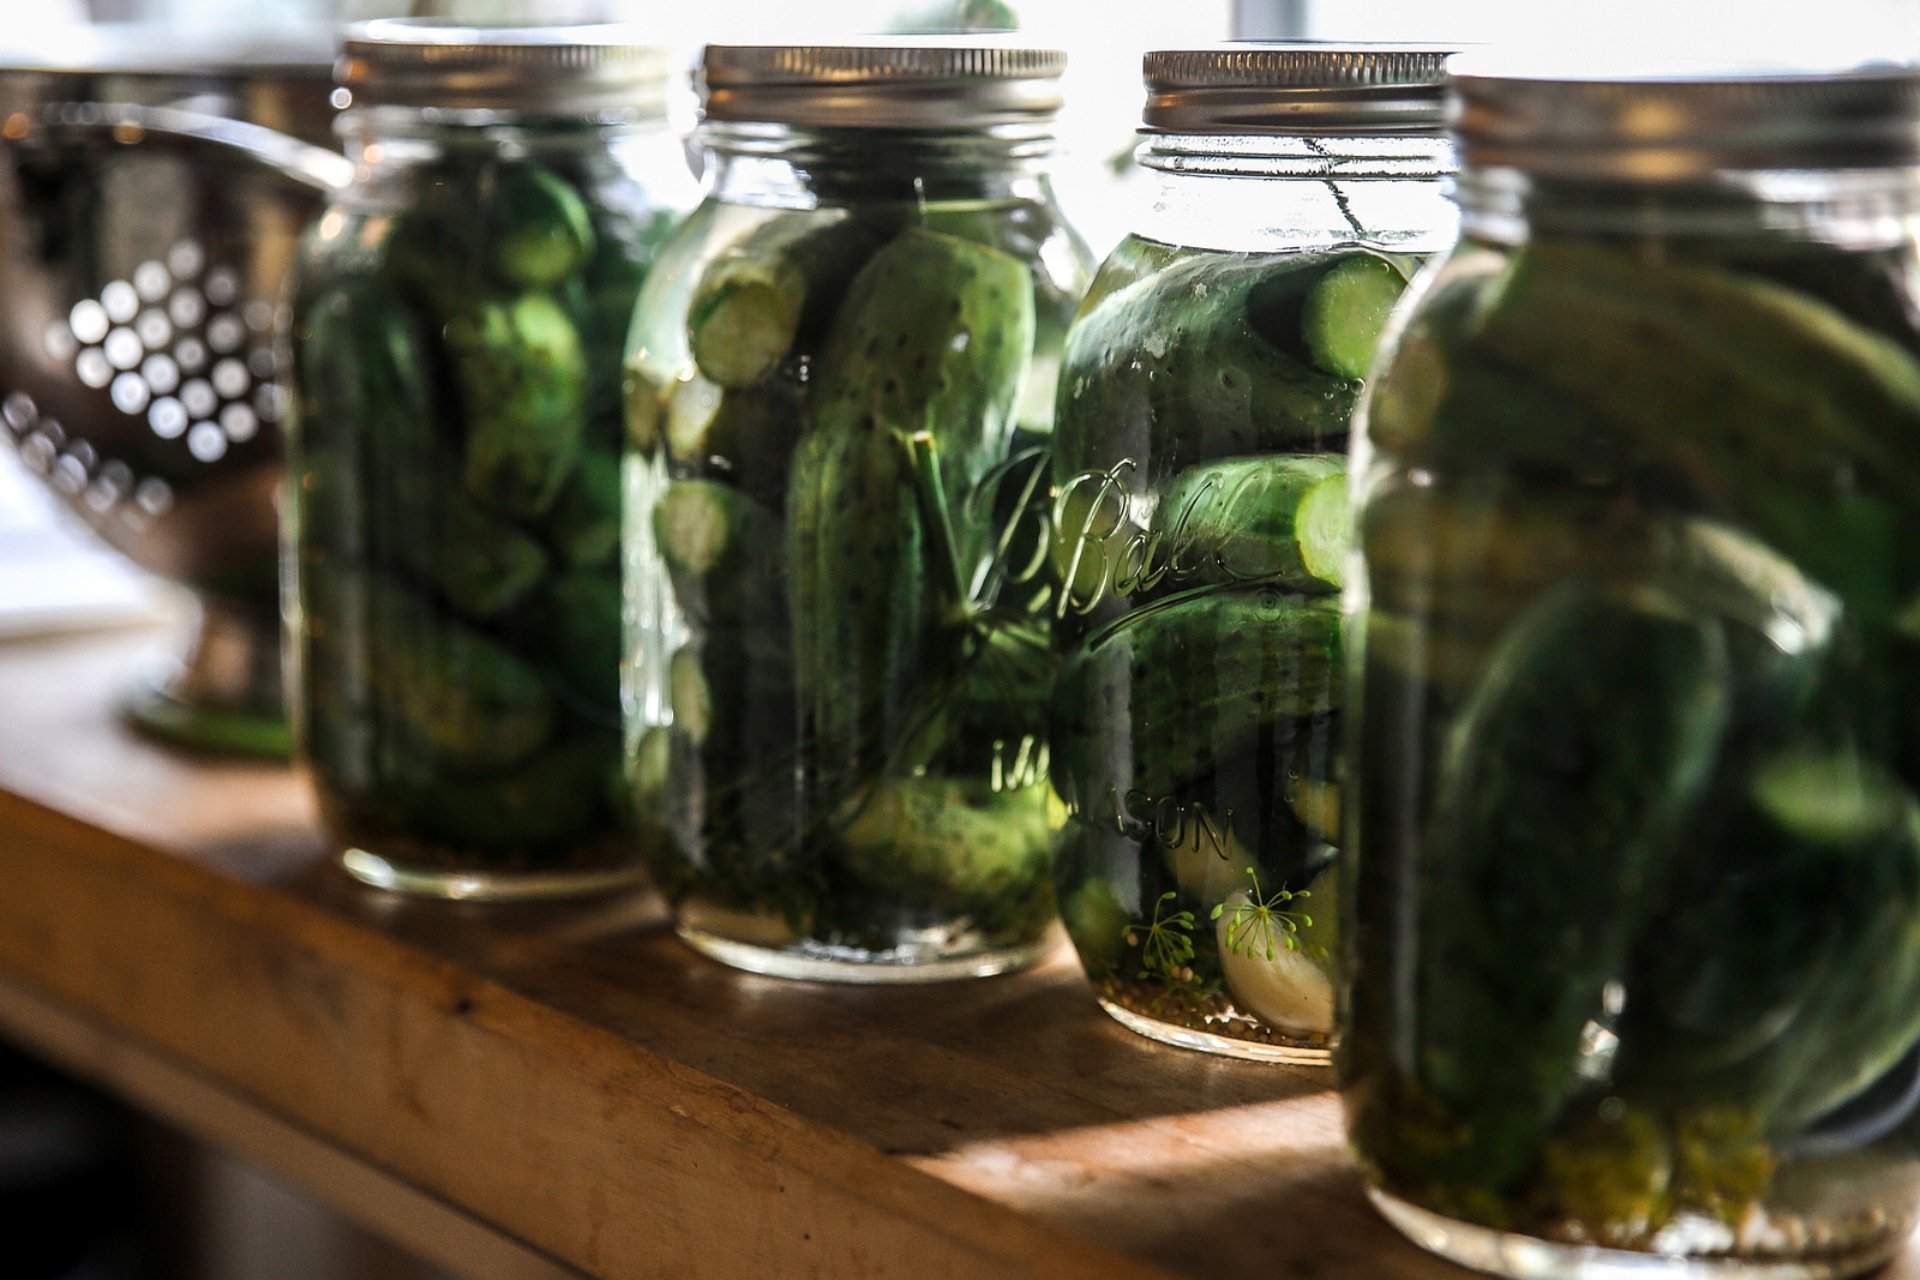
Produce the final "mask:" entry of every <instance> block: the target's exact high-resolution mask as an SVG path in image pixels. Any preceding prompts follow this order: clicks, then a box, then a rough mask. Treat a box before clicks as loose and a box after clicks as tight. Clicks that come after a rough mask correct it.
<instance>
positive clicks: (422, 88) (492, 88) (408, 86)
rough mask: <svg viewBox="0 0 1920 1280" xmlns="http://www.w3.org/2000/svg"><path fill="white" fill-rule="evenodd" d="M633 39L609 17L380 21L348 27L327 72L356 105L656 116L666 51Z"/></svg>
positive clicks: (661, 109)
mask: <svg viewBox="0 0 1920 1280" xmlns="http://www.w3.org/2000/svg"><path fill="white" fill-rule="evenodd" d="M637 37H638V32H637V31H636V30H635V29H634V28H633V27H629V26H623V25H620V24H615V23H591V24H588V23H582V24H574V25H556V26H544V27H542V26H519V27H505V26H501V27H488V26H472V25H467V24H461V23H452V22H445V21H433V20H431V19H419V18H386V19H381V20H380V21H377V22H366V23H361V24H359V25H357V26H354V27H352V28H349V30H348V32H347V37H346V40H345V42H344V43H343V44H342V46H341V52H340V59H339V61H338V62H337V63H336V64H335V67H334V78H335V79H336V80H338V81H339V83H340V85H341V86H342V87H343V88H345V89H346V90H347V91H348V92H349V93H351V94H352V95H353V100H354V102H355V103H356V104H359V105H394V106H408V107H443V108H451V109H467V108H475V109H494V110H503V111H556V112H597V111H618V110H625V111H628V112H631V113H633V114H636V115H650V116H651V115H664V114H665V113H666V106H667V76H668V71H669V69H670V68H671V66H672V53H671V51H670V50H667V49H664V48H660V47H657V46H653V45H648V44H645V43H643V42H641V41H640V40H639V39H638V38H637Z"/></svg>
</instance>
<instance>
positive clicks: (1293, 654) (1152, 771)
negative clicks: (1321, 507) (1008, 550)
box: [1052, 590, 1341, 797]
mask: <svg viewBox="0 0 1920 1280" xmlns="http://www.w3.org/2000/svg"><path fill="white" fill-rule="evenodd" d="M1340 674H1341V646H1340V610H1339V604H1338V602H1337V601H1335V600H1333V599H1332V598H1330V597H1327V596H1300V595H1288V594H1286V593H1283V592H1280V591H1276V590H1261V591H1252V592H1234V593H1231V594H1227V593H1218V594H1214V593H1209V594H1206V595H1202V596H1199V597H1188V598H1180V599H1174V600H1170V601H1168V602H1165V603H1163V604H1160V605H1156V606H1150V607H1147V608H1144V609H1141V610H1138V611H1136V613H1135V614H1134V615H1132V616H1131V617H1130V618H1129V619H1128V620H1127V621H1126V622H1125V623H1123V624H1122V625H1121V626H1119V627H1118V628H1117V629H1115V630H1114V631H1113V632H1112V633H1110V634H1109V635H1107V636H1105V637H1102V638H1097V639H1095V640H1094V641H1093V642H1092V643H1090V644H1088V645H1087V646H1086V647H1085V648H1084V649H1082V650H1080V651H1079V652H1077V653H1074V654H1073V655H1071V656H1069V657H1068V658H1067V660H1066V662H1065V663H1064V665H1063V666H1062V668H1061V671H1060V676H1059V679H1058V682H1057V684H1056V686H1055V692H1054V703H1053V707H1054V709H1053V715H1052V724H1053V734H1052V736H1053V741H1054V753H1053V767H1054V771H1055V777H1056V787H1057V788H1058V789H1060V790H1061V793H1062V795H1066V794H1068V793H1069V792H1085V791H1087V790H1089V782H1088V780H1089V779H1096V780H1111V781H1112V782H1113V783H1114V784H1115V785H1119V786H1122V789H1123V790H1124V789H1127V788H1131V789H1134V790H1137V791H1139V792H1141V793H1144V794H1145V795H1147V796H1151V797H1162V796H1169V795H1172V794H1174V793H1175V792H1177V791H1179V790H1180V789H1181V788H1182V787H1184V786H1186V785H1188V784H1189V783H1191V782H1193V781H1194V780H1195V779H1198V778H1202V777H1205V776H1207V775H1208V774H1210V773H1212V772H1213V771H1214V770H1215V769H1216V768H1217V767H1218V766H1219V765H1220V764H1221V763H1222V762H1223V761H1225V760H1228V759H1230V758H1232V757H1234V756H1236V755H1238V754H1240V753H1242V752H1244V751H1246V750H1248V749H1249V748H1250V747H1251V746H1252V745H1253V744H1255V743H1257V742H1258V741H1260V740H1262V738H1263V737H1265V738H1269V739H1274V740H1276V741H1277V739H1278V737H1279V736H1285V728H1284V726H1285V722H1287V721H1292V720H1304V719H1307V718H1309V717H1314V716H1324V715H1327V714H1328V713H1330V712H1333V711H1336V710H1337V709H1338V708H1339V705H1340V701H1341V693H1340V683H1341V681H1340ZM1121 734H1124V735H1125V736H1128V737H1130V738H1131V742H1130V743H1125V742H1121V741H1119V740H1118V739H1117V737H1116V735H1121ZM1128 751H1130V752H1131V759H1130V760H1128V759H1125V758H1124V757H1123V758H1121V759H1116V758H1115V756H1114V753H1115V752H1122V753H1124V752H1128ZM1116 764H1120V765H1123V766H1124V767H1122V768H1120V769H1117V770H1116V769H1115V768H1114V767H1113V766H1114V765H1116Z"/></svg>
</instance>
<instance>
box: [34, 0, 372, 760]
mask: <svg viewBox="0 0 1920 1280" xmlns="http://www.w3.org/2000/svg"><path fill="white" fill-rule="evenodd" d="M331 55H332V42H331V39H330V37H329V36H328V35H327V33H324V32H320V33H314V38H306V37H304V36H301V37H296V38H295V39H294V40H293V41H292V43H291V44H288V43H284V42H276V43H274V44H272V45H262V44H260V43H259V42H257V41H247V42H235V41H232V40H211V41H209V40H205V39H201V40H196V41H194V42H192V43H183V42H182V41H181V40H180V38H178V37H177V36H171V35H169V34H168V33H166V32H164V31H159V30H155V29H153V28H148V27H139V26H132V27H121V28H96V29H94V30H93V31H92V32H90V33H88V35H87V36H86V37H85V38H84V40H80V39H76V41H75V44H74V47H71V48H68V49H63V50H59V51H57V53H56V55H55V56H54V57H52V58H48V57H37V58H9V57H8V56H7V55H6V54H5V53H4V52H0V299H4V305H3V306H0V438H8V439H10V440H11V441H12V443H13V444H14V446H15V447H16V448H17V449H18V451H19V454H20V456H21V458H22V459H24V461H25V462H26V464H27V466H28V467H30V468H31V469H32V470H33V471H34V472H36V473H37V474H39V475H40V476H42V477H43V478H44V479H45V480H46V482H47V483H48V484H49V485H50V486H51V487H52V488H53V489H54V490H55V491H56V492H57V493H58V494H59V495H60V497H61V498H62V499H63V500H64V501H65V502H66V503H67V505H68V506H69V507H70V508H71V509H72V510H74V511H75V512H77V513H78V514H79V515H80V516H81V517H82V518H83V519H84V520H85V521H86V522H87V523H88V524H89V525H90V526H91V527H92V528H93V529H94V530H96V531H97V532H98V533H99V534H100V535H101V536H102V537H104V538H105V539H106V540H107V541H108V542H110V543H111V544H112V545H113V546H115V547H117V548H118V549H119V550H120V551H122V552H124V553H125V554H126V555H127V556H128V557H130V558H131V559H132V560H134V561H135V562H136V563H138V564H140V565H142V566H143V567H145V568H147V569H149V570H152V571H153V572H155V573H158V574H160V575H162V576H164V577H167V578H170V579H173V580H175V581H177V582H180V583H182V584H184V585H185V586H187V587H188V588H190V589H191V590H192V592H193V593H194V595H195V597H196V599H197V601H198V603H199V606H200V609H199V615H200V620H199V626H198V629H197V632H196V634H195V635H194V636H193V637H192V639H191V641H190V643H189V644H188V645H187V646H186V649H185V651H184V652H183V653H181V654H179V655H177V656H176V657H174V658H173V659H172V660H171V661H169V662H168V663H167V664H165V666H164V668H163V669H160V670H158V671H156V672H154V673H152V674H150V675H149V676H148V677H147V678H146V679H144V680H143V681H142V682H141V684H140V686H139V687H138V688H137V690H136V692H135V695H134V697H133V699H132V700H131V702H130V703H129V710H130V711H131V712H132V714H133V715H134V716H135V718H136V719H137V720H139V721H140V722H141V723H143V724H145V725H147V726H148V727H150V728H154V729H158V730H161V731H163V732H167V733H169V734H171V735H172V736H174V737H176V738H180V739H184V740H186V741H189V742H192V743H196V744H198V745H203V746H210V747H217V748H224V749H231V750H241V751H253V752H261V753H269V754H271V753H275V752H283V751H284V750H285V744H286V737H287V735H286V730H285V726H284V720H283V717H282V715H281V685H280V673H279V652H280V646H279V629H278V607H277V598H276V585H275V584H276V573H275V566H276V560H277V552H276V534H275V524H276V521H275V510H274V498H275V493H276V490H277V487H278V483H279V476H280V471H279V466H280V447H279V436H278V431H277V429H276V423H277V422H278V421H279V418H280V413H281V402H280V392H279V390H278V388H277V386H276V385H275V382H274V375H275V368H274V361H275V358H276V356H275V348H274V340H273V329H274V321H275V309H276V307H277V306H278V305H279V299H280V289H281V282H282V279H283V277H284V275H285V273H286V271H287V269H288V267H289V266H290V265H291V262H292V259H293V255H294V250H295V246H296V242H297V239H298V237H299V235H300V232H301V230H302V228H303V227H304V226H305V224H306V222H307V220H308V219H309V218H310V217H311V216H312V214H313V213H314V212H315V210H316V208H317V206H318V203H319V200H320V199H321V197H322V195H323V194H324V192H325V191H326V190H327V189H328V188H329V187H330V186H332V185H333V184H337V183H340V182H343V181H344V180H345V179H346V178H347V176H348V175H349V172H350V166H349V165H348V163H347V161H346V160H345V159H344V158H343V157H341V156H340V155H338V154H337V153H335V152H332V151H330V150H328V149H326V148H327V147H329V146H330V145H331V136H330V125H331V118H332V114H333V112H332V108H331V106H330V103H329V94H330V92H331V77H330V59H331Z"/></svg>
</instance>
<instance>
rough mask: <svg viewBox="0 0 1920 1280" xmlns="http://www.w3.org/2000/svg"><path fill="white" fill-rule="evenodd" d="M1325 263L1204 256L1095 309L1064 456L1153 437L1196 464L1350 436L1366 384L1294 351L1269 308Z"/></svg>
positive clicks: (1059, 431)
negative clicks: (1276, 330)
mask: <svg viewBox="0 0 1920 1280" xmlns="http://www.w3.org/2000/svg"><path fill="white" fill-rule="evenodd" d="M1324 265H1325V264H1324V263H1313V264H1310V265H1308V266H1306V267H1302V266H1299V265H1292V264H1276V263H1275V262H1273V261H1271V260H1258V259H1256V260H1253V261H1249V262H1244V263H1234V264H1226V263H1222V262H1221V261H1219V260H1218V259H1217V258H1215V257H1212V256H1205V257H1199V258H1195V259H1192V260H1189V261H1186V262H1175V263H1172V264H1170V265H1169V266H1167V267H1166V268H1165V269H1164V270H1161V271H1158V272H1155V273H1154V274H1152V275H1150V276H1147V277H1146V278H1145V279H1143V280H1140V281H1137V282H1136V283H1134V284H1131V285H1128V286H1126V287H1124V288H1121V289H1117V290H1115V291H1114V292H1113V293H1111V294H1109V295H1107V296H1106V297H1105V298H1104V299H1102V300H1101V301H1100V302H1099V303H1098V304H1097V305H1095V306H1093V307H1091V308H1088V309H1083V310H1082V312H1081V314H1080V316H1079V318H1078V319H1077V320H1076V321H1075V323H1074V325H1073V328H1072V330H1071V331H1070V332H1069V334H1068V336H1067V349H1066V354H1065V356H1064V359H1063V364H1064V367H1065V368H1066V369H1068V370H1070V372H1069V373H1067V374H1066V375H1063V377H1062V379H1061V388H1060V391H1061V396H1060V402H1059V407H1058V415H1059V417H1058V422H1057V424H1056V426H1055V435H1056V438H1057V440H1058V447H1059V449H1060V450H1061V452H1062V454H1063V456H1065V457H1070V458H1084V457H1099V456H1104V455H1105V454H1107V453H1108V452H1109V450H1108V449H1107V448H1106V447H1100V442H1102V441H1135V440H1138V441H1147V440H1151V441H1152V442H1153V447H1154V449H1155V451H1156V452H1158V453H1161V454H1164V455H1165V456H1169V457H1174V458H1178V459H1180V460H1181V461H1182V462H1185V463H1189V464H1191V463H1198V462H1207V461H1210V460H1213V459H1216V458H1225V457H1233V456H1245V455H1249V454H1262V453H1274V452H1283V451H1288V450H1310V449H1317V448H1320V447H1321V446H1324V445H1330V444H1337V443H1338V442H1340V441H1341V440H1344V439H1345V437H1346V433H1347V420H1348V418H1349V416H1350V415H1351V414H1352V412H1353V406H1354V400H1355V397H1356V395H1357V393H1358V390H1359V385H1360V384H1359V383H1358V382H1356V381H1354V380H1353V379H1351V378H1345V377H1337V376H1334V375H1332V374H1328V373H1325V372H1323V371H1322V370H1319V369H1316V368H1313V367H1311V366H1310V365H1308V364H1307V363H1305V357H1304V356H1300V357H1296V356H1294V355H1292V354H1290V353H1289V352H1288V351H1287V350H1286V349H1285V346H1284V345H1283V341H1284V336H1283V335H1278V334H1275V335H1272V336H1270V335H1269V333H1268V332H1266V330H1265V328H1263V327H1262V326H1263V324H1264V325H1267V327H1273V326H1271V324H1270V323H1269V322H1268V318H1267V317H1266V316H1264V315H1262V314H1260V311H1259V309H1260V308H1261V307H1262V306H1263V305H1264V300H1265V299H1266V297H1267V295H1269V294H1271V293H1272V292H1274V290H1275V288H1276V286H1282V285H1290V281H1287V280H1286V279H1285V277H1287V276H1288V275H1289V274H1291V273H1293V272H1299V271H1303V270H1313V271H1319V270H1321V269H1323V268H1324ZM1295 338H1296V340H1297V331H1296V334H1295Z"/></svg>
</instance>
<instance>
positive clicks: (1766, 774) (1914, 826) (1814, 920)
mask: <svg viewBox="0 0 1920 1280" xmlns="http://www.w3.org/2000/svg"><path fill="white" fill-rule="evenodd" d="M1741 781H1743V783H1744V788H1745V794H1744V796H1743V797H1741V799H1740V801H1739V802H1736V804H1735V805H1734V808H1733V811H1732V813H1731V815H1730V817H1729V818H1728V819H1727V820H1726V821H1725V822H1723V823H1720V824H1716V825H1715V826H1713V827H1711V828H1709V829H1708V830H1706V831H1703V832H1702V833H1701V835H1700V838H1699V839H1698V841H1697V842H1696V843H1695V844H1694V845H1693V846H1692V847H1691V848H1689V849H1687V850H1686V851H1685V852H1684V853H1683V855H1682V857H1681V858H1680V860H1679V862H1678V865H1677V867H1676V868H1675V870H1674V873H1673V876H1672V881H1671V885H1670V887H1669V889H1668V892H1667V894H1666V895H1665V898H1664V901H1663V902H1662V904H1661V909H1660V911H1659V913H1658V914H1657V915H1655V916H1654V917H1653V918H1652V919H1651V920H1650V922H1649V924H1648V926H1647V928H1646V930H1645V931H1644V934H1643V936H1642V939H1641V944H1640V948H1639V952H1638V954H1637V957H1636V965H1635V968H1634V970H1633V973H1632V980H1633V981H1634V983H1635V987H1634V989H1635V990H1636V991H1642V992H1644V993H1645V994H1644V997H1643V998H1642V999H1641V1000H1640V1002H1639V1007H1635V1008H1629V1009H1628V1010H1627V1017H1626V1021H1625V1022H1624V1024H1623V1026H1622V1041H1621V1044H1622V1047H1621V1055H1620V1060H1619V1063H1618V1069H1619V1073H1620V1077H1621V1080H1622V1082H1623V1084H1626V1085H1629V1086H1631V1087H1632V1088H1634V1089H1636V1090H1638V1091H1640V1092H1641V1093H1642V1094H1645V1095H1648V1096H1653V1097H1660V1098H1665V1099H1669V1100H1674V1101H1678V1102H1682V1103H1688V1104H1696V1105H1699V1104H1711V1105H1713V1106H1717V1107H1734V1108H1738V1109H1740V1110H1742V1111H1746V1112H1749V1113H1751V1114H1754V1115H1757V1116H1760V1117H1762V1118H1763V1119H1764V1122H1765V1125H1766V1127H1767V1129H1768V1130H1769V1131H1771V1132H1775V1133H1778V1134H1781V1135H1785V1136H1792V1135H1797V1134H1799V1133H1800V1132H1801V1131H1802V1130H1803V1129H1804V1128H1805V1127H1806V1126H1807V1125H1808V1124H1809V1123H1810V1122H1811V1121H1813V1120H1815V1119H1817V1118H1818V1117H1820V1116H1821V1115H1823V1114H1825V1113H1826V1112H1828V1111H1830V1110H1833V1109H1834V1108H1836V1107H1838V1106H1840V1105H1841V1104H1843V1103H1845V1102H1847V1101H1849V1100H1850V1099H1852V1098H1854V1097H1855V1096H1857V1095H1859V1094H1860V1093H1861V1092H1862V1091H1864V1090H1865V1089H1866V1088H1867V1087H1868V1086H1869V1085H1871V1084H1872V1083H1873V1082H1874V1081H1875V1080H1877V1079H1878V1078H1880V1077H1881V1076H1882V1075H1884V1074H1885V1073H1886V1072H1887V1071H1888V1070H1889V1069H1890V1068H1891V1067H1892V1066H1893V1065H1894V1064H1895V1063H1896V1062H1897V1061H1898V1060H1899V1059H1900V1058H1901V1057H1902V1056H1904V1055H1905V1054H1906V1053H1907V1052H1908V1051H1909V1050H1910V1049H1911V1048H1912V1047H1913V1045H1914V1044H1915V1043H1916V1042H1920V958H1915V952H1914V950H1913V947H1914V945H1915V943H1916V942H1920V803H1917V802H1916V800H1915V798H1914V796H1913V794H1912V793H1911V791H1909V789H1908V788H1907V787H1906V786H1905V785H1904V784H1903V783H1901V782H1900V781H1899V780H1898V779H1897V778H1896V777H1894V776H1893V774H1892V773H1891V772H1890V771H1889V770H1887V769H1886V768H1885V767H1884V766H1883V765H1881V764H1879V763H1878V762H1877V761H1875V760H1873V759H1871V758H1870V757H1866V756H1863V755H1861V754H1860V753H1859V752H1858V751H1856V750H1853V749H1850V748H1835V747H1833V746H1830V745H1825V744H1821V743H1818V742H1798V743H1793V744H1789V745H1787V746H1785V747H1782V748H1779V749H1776V750H1773V751H1771V752H1768V753H1767V754H1765V755H1763V756H1762V757H1761V758H1760V759H1759V760H1758V761H1757V762H1756V763H1755V765H1754V767H1753V768H1752V769H1751V770H1750V771H1749V772H1748V773H1747V774H1746V775H1745V776H1744V778H1743V779H1741ZM1730 851H1737V856H1730Z"/></svg>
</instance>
